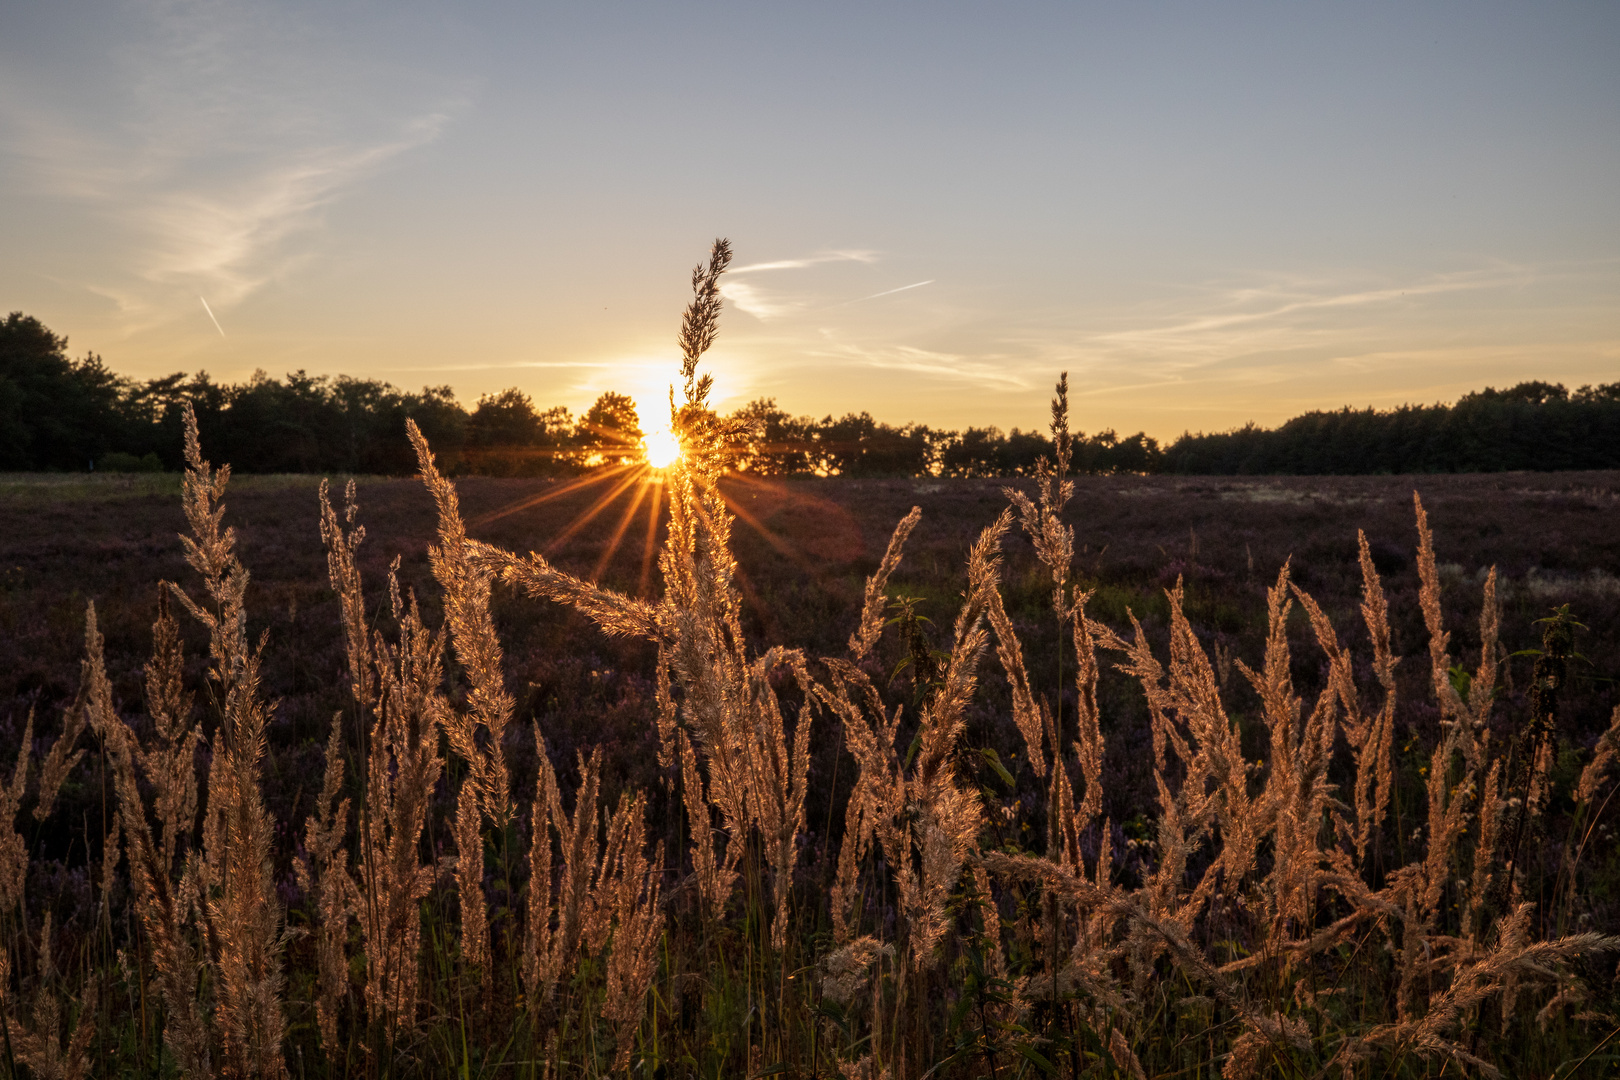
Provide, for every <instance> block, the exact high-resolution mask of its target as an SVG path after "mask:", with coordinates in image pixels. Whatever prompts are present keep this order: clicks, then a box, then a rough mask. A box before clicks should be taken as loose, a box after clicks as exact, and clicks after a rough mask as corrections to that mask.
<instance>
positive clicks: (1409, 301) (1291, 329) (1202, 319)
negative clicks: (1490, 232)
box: [1082, 266, 1533, 373]
mask: <svg viewBox="0 0 1620 1080" xmlns="http://www.w3.org/2000/svg"><path fill="white" fill-rule="evenodd" d="M1531 277H1533V272H1532V271H1530V270H1529V269H1527V268H1524V267H1517V266H1509V267H1491V268H1486V269H1480V270H1470V271H1463V272H1457V273H1450V274H1440V275H1433V276H1429V277H1425V278H1417V279H1413V280H1410V281H1406V282H1402V283H1395V284H1383V285H1379V286H1375V287H1368V286H1366V285H1359V286H1358V285H1350V286H1348V287H1347V286H1345V285H1343V284H1338V283H1334V282H1331V281H1320V282H1299V281H1295V282H1281V283H1275V284H1267V285H1260V286H1253V285H1246V286H1237V287H1227V288H1219V289H1212V290H1209V291H1208V293H1207V294H1206V296H1205V298H1204V299H1203V300H1202V302H1200V303H1199V304H1198V305H1196V306H1195V307H1191V308H1188V307H1183V308H1181V310H1178V311H1174V312H1171V313H1168V314H1166V315H1165V316H1162V317H1159V318H1157V319H1153V320H1151V321H1149V322H1148V323H1147V324H1146V325H1136V326H1131V327H1127V328H1124V329H1119V330H1110V331H1104V332H1100V333H1093V334H1091V335H1088V336H1087V337H1086V338H1085V340H1084V344H1083V346H1082V347H1083V349H1084V351H1085V352H1087V353H1089V354H1091V355H1092V356H1094V357H1098V358H1103V357H1111V358H1113V359H1116V360H1120V361H1131V362H1135V363H1142V362H1145V363H1148V364H1151V365H1153V366H1154V367H1156V368H1158V369H1159V370H1160V371H1162V372H1166V373H1168V372H1170V371H1176V370H1182V369H1186V368H1196V367H1203V366H1208V365H1211V364H1219V363H1222V362H1224V361H1230V360H1233V359H1235V358H1239V357H1243V356H1248V355H1253V354H1255V353H1260V352H1267V351H1271V352H1285V351H1290V350H1297V349H1301V348H1316V347H1322V346H1324V345H1328V344H1329V343H1331V342H1332V341H1333V340H1335V339H1337V340H1341V341H1342V340H1343V339H1344V338H1345V337H1346V336H1347V334H1350V333H1355V332H1358V331H1359V330H1361V329H1362V328H1365V327H1366V326H1368V325H1369V324H1370V323H1372V322H1374V321H1375V320H1374V319H1373V317H1372V316H1371V315H1369V314H1360V315H1356V316H1354V317H1351V318H1350V319H1349V320H1348V321H1347V319H1346V317H1345V316H1346V315H1348V314H1349V313H1350V312H1357V311H1364V310H1366V309H1384V310H1383V311H1381V312H1380V313H1379V315H1378V316H1377V318H1376V321H1377V322H1380V323H1387V322H1388V320H1389V319H1390V317H1391V315H1392V313H1393V311H1394V309H1397V308H1400V307H1406V308H1415V307H1419V306H1421V305H1422V304H1423V302H1424V301H1426V300H1428V299H1431V298H1434V297H1437V296H1441V295H1445V294H1460V293H1469V292H1481V291H1485V290H1492V289H1503V288H1507V287H1510V286H1514V285H1518V284H1522V283H1524V282H1526V281H1528V280H1529V279H1530V278H1531Z"/></svg>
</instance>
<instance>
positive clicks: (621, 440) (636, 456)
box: [576, 390, 643, 465]
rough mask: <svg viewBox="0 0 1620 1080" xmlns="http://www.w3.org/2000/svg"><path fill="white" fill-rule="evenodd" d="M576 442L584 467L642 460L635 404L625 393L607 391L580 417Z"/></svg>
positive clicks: (639, 421) (638, 418) (639, 423)
mask: <svg viewBox="0 0 1620 1080" xmlns="http://www.w3.org/2000/svg"><path fill="white" fill-rule="evenodd" d="M576 440H577V442H578V444H579V448H580V454H581V457H582V460H583V461H584V463H585V464H587V465H589V464H595V463H598V462H600V463H601V464H607V465H623V464H628V463H630V462H633V461H639V460H641V457H642V453H643V451H642V447H641V418H640V417H639V416H637V415H636V403H635V402H634V401H632V400H630V398H629V397H627V396H626V395H624V394H616V393H614V392H613V391H612V390H609V391H607V392H606V393H604V394H603V395H602V396H601V397H599V398H597V399H596V403H595V404H594V405H592V406H591V407H590V409H589V410H587V411H586V413H585V415H584V416H582V417H581V418H580V421H579V427H578V429H577V435H576Z"/></svg>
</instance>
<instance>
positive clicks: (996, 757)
mask: <svg viewBox="0 0 1620 1080" xmlns="http://www.w3.org/2000/svg"><path fill="white" fill-rule="evenodd" d="M979 756H981V757H983V758H984V760H986V761H988V762H989V763H990V767H991V768H992V769H994V770H996V775H997V776H999V777H1001V782H1002V783H1004V784H1006V785H1007V787H1008V788H1015V787H1017V786H1018V782H1017V781H1016V780H1014V779H1013V774H1012V773H1010V772H1008V771H1007V767H1006V766H1005V765H1003V764H1002V763H1001V755H1000V754H998V753H996V752H995V750H994V749H992V748H991V747H988V746H982V747H980V748H979Z"/></svg>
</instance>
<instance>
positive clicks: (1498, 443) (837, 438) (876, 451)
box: [0, 312, 1620, 477]
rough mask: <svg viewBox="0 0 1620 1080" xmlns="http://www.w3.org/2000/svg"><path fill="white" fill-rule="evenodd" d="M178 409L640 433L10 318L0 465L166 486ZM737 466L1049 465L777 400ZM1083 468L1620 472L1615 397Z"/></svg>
mask: <svg viewBox="0 0 1620 1080" xmlns="http://www.w3.org/2000/svg"><path fill="white" fill-rule="evenodd" d="M187 402H189V403H190V404H191V407H192V408H193V409H194V410H195V412H196V415H197V423H198V427H199V429H200V433H201V435H202V439H203V444H204V445H205V446H208V447H209V448H210V451H209V452H210V454H211V455H213V456H216V457H217V458H219V459H220V460H223V461H230V462H231V463H232V467H233V468H235V469H236V470H238V471H241V472H326V473H371V474H394V475H403V474H407V473H410V472H414V471H415V457H414V454H413V452H412V451H411V448H410V445H409V443H408V442H407V441H406V438H405V421H406V419H407V418H409V419H412V420H414V421H416V424H417V426H418V427H419V428H421V429H422V432H423V434H425V435H426V436H427V438H428V440H429V441H430V442H431V443H432V444H433V446H434V449H435V451H436V452H437V453H438V455H439V457H440V461H441V465H442V466H443V467H444V468H446V469H447V470H448V471H451V472H453V473H458V474H470V473H476V474H485V475H500V476H546V475H568V474H573V473H578V472H582V471H585V470H588V469H592V468H597V467H601V466H603V465H614V464H627V463H632V462H635V461H638V460H641V458H642V455H643V451H642V447H641V438H642V428H641V418H640V417H639V416H638V415H637V413H636V406H635V402H633V401H632V400H631V399H630V398H629V397H627V396H625V395H623V394H619V393H615V392H611V391H610V392H607V393H604V394H602V395H601V396H600V397H599V398H598V399H597V400H596V402H595V403H594V404H593V405H592V406H591V407H590V409H588V410H587V411H586V412H585V413H584V414H583V415H581V416H577V417H576V416H574V415H572V413H571V412H570V411H569V410H568V409H567V408H566V407H562V406H556V407H551V408H541V407H537V406H536V405H535V403H534V401H533V400H532V399H531V398H530V397H529V395H527V394H525V393H524V392H522V391H521V390H518V389H516V388H513V389H508V390H503V391H501V392H500V393H498V394H486V395H483V396H482V397H480V398H479V400H478V402H477V404H476V405H475V406H474V407H473V408H471V409H468V408H467V407H465V406H464V405H462V404H461V403H460V402H458V401H457V400H456V397H455V395H454V393H453V392H452V391H451V389H450V387H448V386H428V387H424V388H422V390H420V391H417V392H411V391H405V390H401V389H399V388H398V387H395V386H393V385H391V384H389V383H386V382H382V381H379V380H374V379H356V378H351V377H348V376H342V375H340V376H325V375H309V374H307V373H305V372H303V371H296V372H293V373H292V374H290V375H287V376H286V377H285V378H283V379H276V378H272V377H270V376H268V375H265V374H264V373H263V372H258V373H255V374H254V376H253V377H252V378H250V379H249V380H247V381H246V382H242V383H234V384H230V383H220V382H215V381H214V380H213V379H211V378H210V377H209V376H208V375H207V374H206V373H203V372H199V373H197V374H194V375H187V374H184V373H181V374H174V375H168V376H164V377H161V378H155V379H146V380H137V379H132V378H129V377H127V376H123V375H119V374H117V373H116V372H114V371H113V370H111V369H110V368H109V367H107V365H106V364H105V363H104V362H103V361H102V360H101V358H100V357H98V356H96V355H94V354H89V355H86V356H85V357H84V358H83V359H73V358H71V357H70V356H69V355H68V353H67V339H66V338H64V337H61V336H59V335H57V334H54V333H52V332H51V331H50V330H49V329H47V328H46V327H45V326H44V325H43V324H41V323H40V322H39V320H37V319H35V318H33V317H31V316H27V315H24V314H22V313H21V312H13V313H12V314H11V315H10V316H8V317H7V318H6V319H5V320H4V322H0V470H4V471H30V470H55V471H64V470H66V471H85V470H95V469H101V470H112V471H174V470H177V469H179V468H180V467H181V461H180V448H181V444H182V439H181V429H180V417H181V414H182V410H183V408H184V405H185V404H186V403H187ZM724 420H725V423H724V424H722V425H721V430H722V431H723V432H724V433H725V434H724V438H725V439H726V441H727V443H728V446H729V450H730V453H731V459H732V462H733V465H734V467H735V468H737V469H738V470H741V471H747V472H752V473H756V474H762V475H770V476H806V475H816V476H856V477H880V476H950V477H995V476H1024V475H1029V474H1030V473H1032V472H1033V471H1034V468H1035V463H1036V461H1038V460H1039V459H1040V458H1041V457H1042V456H1045V455H1050V454H1051V453H1052V449H1053V448H1052V443H1051V439H1050V437H1049V436H1048V435H1047V434H1046V433H1045V432H1039V431H1021V430H1019V429H1018V428H1013V429H1012V431H1010V432H1003V431H1001V430H1000V429H998V428H995V427H982V428H979V427H968V428H966V429H965V430H962V431H950V430H944V429H939V428H933V427H929V426H928V425H926V424H903V425H900V426H894V425H891V424H887V423H884V422H882V421H879V420H876V419H874V418H873V417H872V416H871V414H870V413H867V412H861V413H850V414H848V415H846V416H843V417H839V418H835V417H832V416H826V417H823V418H821V419H819V420H818V419H815V418H813V417H809V416H794V415H793V414H791V413H789V412H787V411H786V410H784V409H781V408H779V407H778V406H777V405H776V403H775V401H773V400H770V399H761V400H758V401H754V402H751V403H750V404H748V405H746V406H744V407H743V408H741V409H738V410H736V411H735V412H733V413H731V414H730V415H729V416H728V417H725V418H724ZM1073 467H1074V469H1075V471H1077V472H1082V473H1158V472H1165V473H1197V474H1248V473H1339V474H1355V473H1406V472H1484V471H1497V470H1503V469H1541V470H1551V469H1607V468H1620V383H1609V384H1606V385H1603V386H1597V387H1581V388H1580V389H1578V390H1576V391H1574V392H1573V393H1571V392H1569V391H1567V390H1566V389H1565V388H1564V387H1563V386H1561V385H1557V384H1549V383H1544V382H1526V383H1521V384H1519V385H1518V386H1515V387H1513V388H1511V389H1509V390H1503V391H1498V390H1493V389H1486V390H1484V391H1481V392H1479V393H1474V394H1469V395H1467V396H1466V397H1464V398H1462V399H1461V400H1460V401H1458V402H1457V403H1456V404H1455V405H1429V406H1402V407H1401V408H1399V409H1394V410H1385V411H1379V410H1374V409H1363V410H1356V409H1349V408H1346V409H1343V410H1341V411H1338V412H1311V413H1306V414H1305V415H1303V416H1299V417H1295V418H1294V419H1292V420H1290V421H1288V422H1287V423H1285V424H1283V425H1281V426H1280V427H1278V428H1275V429H1266V428H1261V427H1258V426H1255V425H1253V424H1250V425H1248V426H1246V427H1243V428H1241V429H1238V430H1235V431H1229V432H1222V433H1217V434H1191V433H1189V434H1184V435H1182V436H1181V438H1179V439H1177V440H1176V441H1175V442H1173V443H1172V444H1170V445H1169V446H1168V447H1161V446H1160V445H1159V443H1158V441H1157V440H1155V439H1154V438H1152V437H1151V436H1149V435H1146V434H1143V433H1141V432H1138V433H1137V434H1135V435H1131V436H1125V437H1121V436H1119V435H1117V434H1116V433H1115V432H1113V431H1112V430H1108V431H1102V432H1099V433H1096V434H1092V435H1085V434H1083V433H1077V434H1076V435H1075V437H1074V459H1073Z"/></svg>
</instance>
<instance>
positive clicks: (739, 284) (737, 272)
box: [720, 250, 878, 322]
mask: <svg viewBox="0 0 1620 1080" xmlns="http://www.w3.org/2000/svg"><path fill="white" fill-rule="evenodd" d="M877 258H878V254H877V252H875V251H865V250H849V251H821V252H817V253H816V254H814V255H806V256H803V257H801V258H797V259H775V260H772V261H770V262H758V263H749V264H748V265H747V266H739V267H736V268H734V269H732V270H731V271H729V272H728V273H727V274H726V276H725V277H724V278H722V279H721V283H720V295H721V296H724V297H725V298H726V299H727V300H729V301H731V303H732V304H733V305H734V306H735V307H736V308H737V310H738V311H741V312H743V313H744V314H747V315H752V316H753V317H754V318H756V319H759V320H760V321H761V322H768V321H770V320H772V319H780V318H784V317H786V316H789V315H796V314H798V313H800V312H802V311H805V310H808V309H809V308H810V307H811V306H812V303H811V299H810V298H809V297H808V296H806V295H804V294H803V293H789V292H786V291H785V290H780V289H771V288H768V287H766V286H764V285H761V284H759V283H758V282H756V281H744V280H739V279H740V278H741V277H743V276H745V275H750V274H761V273H768V272H772V271H780V270H804V269H808V268H809V267H812V266H823V265H826V264H829V263H872V262H876V261H877Z"/></svg>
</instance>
